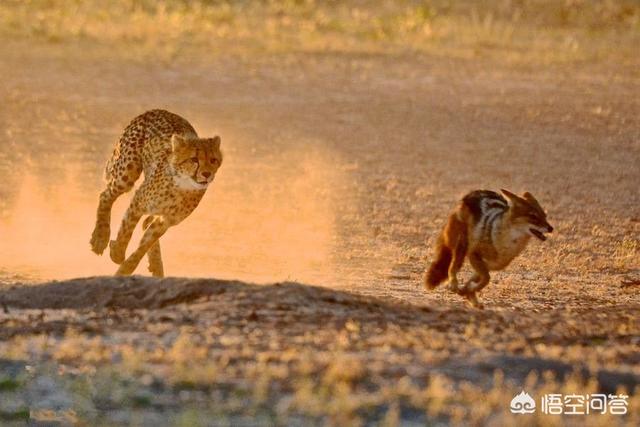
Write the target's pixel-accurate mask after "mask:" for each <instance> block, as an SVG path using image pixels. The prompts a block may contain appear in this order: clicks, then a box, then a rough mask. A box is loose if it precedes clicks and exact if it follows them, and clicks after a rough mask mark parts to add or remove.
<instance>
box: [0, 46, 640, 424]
mask: <svg viewBox="0 0 640 427" xmlns="http://www.w3.org/2000/svg"><path fill="white" fill-rule="evenodd" d="M1 52H2V57H3V60H2V61H0V75H2V76H3V79H2V85H0V95H1V97H2V99H4V100H5V102H3V103H2V105H0V129H2V131H3V132H4V138H2V139H1V140H0V176H2V182H0V236H2V241H1V242H0V283H1V284H2V285H1V286H2V288H1V289H2V292H0V302H2V305H3V307H4V308H5V310H4V312H3V313H0V323H1V324H2V329H1V331H0V357H1V359H0V393H3V403H2V407H0V417H2V418H0V419H3V420H5V421H6V422H9V421H11V420H17V421H16V422H20V420H21V419H22V418H24V417H27V418H28V417H29V410H30V411H31V417H36V418H39V419H63V420H67V421H68V422H72V421H74V420H75V421H77V422H87V423H89V424H92V423H95V422H102V423H112V424H126V423H141V424H156V425H158V424H164V423H175V424H178V423H183V425H193V424H194V423H197V421H198V420H217V421H219V423H220V424H224V423H225V422H228V423H234V424H252V423H258V424H270V423H276V424H277V423H283V422H284V423H288V424H300V425H307V424H309V423H325V422H333V423H335V424H338V425H344V424H357V423H360V422H364V423H378V422H383V421H384V422H388V423H390V425H393V424H394V423H395V424H397V423H398V422H404V423H407V424H409V423H412V422H413V423H417V424H422V423H425V422H433V423H445V422H451V421H458V422H463V423H468V424H493V425H504V423H512V422H516V421H519V420H520V419H517V418H516V419H514V418H512V416H511V415H509V414H508V403H509V400H510V399H511V397H512V396H513V395H514V394H515V393H516V392H519V391H520V389H521V388H527V390H533V393H534V394H535V393H536V392H537V393H542V392H543V391H546V392H567V393H568V392H577V393H587V392H589V391H590V390H600V391H605V392H615V391H616V389H617V388H618V387H624V388H626V389H627V391H629V392H631V391H632V389H633V388H634V387H636V385H637V384H638V383H639V382H640V369H639V366H640V365H639V362H640V358H639V357H640V338H639V337H640V322H638V315H639V314H640V301H639V292H640V288H639V287H638V286H637V285H633V284H630V285H625V283H627V282H629V281H630V282H631V283H633V281H634V280H638V278H639V277H640V242H639V239H638V236H639V233H640V191H639V190H638V182H640V168H639V167H638V165H639V164H640V96H638V95H640V80H639V79H638V76H637V73H635V72H633V71H632V70H631V69H630V68H625V67H626V66H625V67H623V66H619V65H616V64H572V65H555V66H553V67H550V68H543V67H533V66H528V67H526V68H525V67H519V68H517V67H513V66H509V65H506V64H504V63H501V62H497V61H488V60H480V61H479V60H475V61H466V60H453V59H448V58H441V57H431V56H418V55H397V56H391V55H369V54H362V55H359V54H348V55H346V54H344V55H343V54H338V53H335V54H309V53H307V54H282V55H264V56H258V57H251V58H244V57H241V56H236V57H231V58H230V57H226V56H224V55H221V54H215V53H212V54H211V56H210V57H199V58H186V57H184V58H178V59H175V60H171V61H158V62H149V61H138V60H136V59H135V58H126V57H120V56H118V55H115V54H112V53H111V52H109V51H107V50H105V49H100V48H92V49H88V48H87V46H83V45H82V44H78V45H65V46H56V45H35V46H34V45H29V46H28V48H27V46H26V45H23V44H20V43H17V42H15V43H8V44H5V45H3V47H2V51H1ZM157 107H160V108H167V109H169V110H171V111H174V112H177V113H180V114H181V115H183V116H184V117H186V118H188V119H189V120H190V121H191V122H192V123H193V124H194V126H195V127H196V129H197V130H198V131H199V133H200V134H202V135H209V134H214V133H217V134H220V135H221V136H222V138H223V149H224V150H225V155H226V157H225V164H224V165H223V168H222V169H221V172H220V174H219V176H218V177H217V178H216V183H215V185H214V187H213V188H212V189H211V190H209V192H208V194H207V195H206V197H205V199H204V200H203V203H202V204H201V206H199V208H198V209H197V211H196V212H195V213H194V215H193V216H192V217H191V218H189V219H188V220H187V221H185V223H183V224H181V225H180V226H178V227H176V228H175V229H174V230H171V231H170V233H169V235H167V236H166V239H165V240H164V242H163V253H164V257H165V260H166V261H165V271H166V272H167V273H168V274H169V275H172V276H184V277H211V278H216V279H165V280H162V281H156V280H153V279H142V278H139V277H134V278H129V279H113V278H108V277H92V278H89V279H75V280H66V279H70V278H74V277H83V276H84V277H89V276H98V275H109V274H111V273H112V272H113V271H114V270H115V268H114V266H113V265H112V264H111V263H110V262H109V260H108V259H107V258H106V257H102V258H99V257H96V256H95V255H93V254H92V253H91V252H90V251H89V246H88V239H89V235H90V231H91V228H92V221H93V218H94V217H93V215H94V209H95V204H96V202H97V195H98V193H99V191H100V188H101V171H102V168H103V164H104V161H105V159H106V157H107V156H108V153H109V151H110V149H111V146H112V144H113V142H114V141H115V139H116V138H117V137H118V135H119V133H120V132H121V131H122V128H123V127H124V126H125V125H126V124H127V122H128V121H129V120H130V119H131V118H132V117H133V116H135V115H136V114H138V113H140V112H143V111H145V110H147V109H150V108H157ZM475 188H491V189H499V188H508V189H511V190H514V191H525V190H527V191H530V192H532V193H533V194H534V195H536V197H537V198H538V199H539V200H540V202H541V203H542V205H543V206H544V207H545V208H546V209H547V210H548V216H549V221H550V222H551V223H552V224H553V225H554V227H555V228H556V232H554V235H553V236H552V238H551V239H550V240H549V241H547V242H545V243H544V244H541V243H537V242H534V243H532V244H531V245H530V247H529V248H528V249H527V251H526V252H525V254H524V255H523V256H521V257H520V258H519V259H517V260H516V261H515V262H514V263H513V264H512V265H511V266H510V267H509V269H508V270H506V271H504V272H500V273H497V274H495V275H494V279H493V282H492V284H490V285H489V286H488V287H487V288H486V290H485V291H484V292H483V295H482V299H483V300H484V302H485V305H486V307H487V309H486V310H484V311H481V312H480V311H475V310H471V309H469V308H467V307H466V306H465V305H464V304H463V302H462V301H461V299H460V298H459V297H457V296H453V295H450V294H449V293H447V292H446V290H445V289H438V290H436V291H433V292H426V291H425V290H424V289H423V288H422V287H421V284H420V281H421V274H422V271H423V270H424V267H425V263H426V262H427V260H428V259H429V257H430V256H431V253H432V252H431V244H432V243H433V241H434V239H435V237H436V234H437V232H438V230H439V229H440V227H442V225H443V222H444V219H445V218H446V215H447V212H448V211H449V209H450V208H451V207H452V206H453V204H454V203H455V200H456V199H457V198H458V197H459V196H461V195H462V194H464V192H466V191H468V190H471V189H475ZM125 207H126V200H124V197H123V200H122V201H121V202H120V203H119V205H118V206H117V207H116V211H115V212H114V227H115V224H117V222H118V221H119V218H120V214H121V212H122V211H123V209H124V208H125ZM135 239H136V238H135V237H134V241H135ZM138 272H139V273H140V274H146V271H145V266H144V265H142V266H141V267H140V268H139V270H138ZM54 279H55V280H62V281H59V282H55V281H54V282H51V280H54ZM222 279H231V280H233V281H224V280H222ZM625 281H626V282H625ZM250 283H278V284H276V285H253V284H250ZM314 285H317V286H318V287H315V286H314ZM545 371H546V372H551V373H554V374H555V378H552V376H550V374H549V373H547V374H545V373H544V372H545ZM499 372H501V373H499ZM532 372H533V373H532ZM636 396H637V395H633V398H634V399H636V400H633V401H632V402H631V404H630V405H631V406H630V409H631V412H633V414H631V415H629V416H627V417H617V418H616V417H613V418H611V417H604V416H602V417H600V418H598V417H591V418H589V421H588V422H590V423H593V424H605V423H606V424H611V423H622V424H629V425H634V424H636V423H637V422H638V420H639V419H640V401H638V400H637V397H636ZM21 417H22V418H21ZM47 417H48V418H47ZM69 420H71V421H69ZM141 420H144V422H143V421H141ZM207 422H210V421H206V422H205V423H204V424H205V425H206V423H207ZM528 422H530V423H532V424H539V425H548V423H549V422H556V423H560V424H564V423H568V424H571V423H573V422H576V423H578V422H579V423H580V424H581V423H583V422H584V419H580V420H578V421H572V420H570V419H564V418H556V419H555V420H553V419H552V420H549V418H548V417H547V418H545V417H544V416H535V417H532V418H530V419H529V420H528Z"/></svg>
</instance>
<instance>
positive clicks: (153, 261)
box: [142, 216, 164, 277]
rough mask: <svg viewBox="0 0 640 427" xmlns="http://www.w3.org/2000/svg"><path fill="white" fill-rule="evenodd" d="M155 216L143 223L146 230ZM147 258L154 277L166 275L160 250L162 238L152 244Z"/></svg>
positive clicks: (149, 217)
mask: <svg viewBox="0 0 640 427" xmlns="http://www.w3.org/2000/svg"><path fill="white" fill-rule="evenodd" d="M153 219H154V217H153V216H148V217H147V218H145V220H144V222H143V223H142V228H144V229H145V230H146V229H147V227H148V226H149V224H151V221H153ZM147 258H148V259H149V271H150V272H151V274H152V275H153V277H164V267H163V265H162V253H161V252H160V240H158V241H156V243H154V244H153V246H151V248H150V249H149V252H147Z"/></svg>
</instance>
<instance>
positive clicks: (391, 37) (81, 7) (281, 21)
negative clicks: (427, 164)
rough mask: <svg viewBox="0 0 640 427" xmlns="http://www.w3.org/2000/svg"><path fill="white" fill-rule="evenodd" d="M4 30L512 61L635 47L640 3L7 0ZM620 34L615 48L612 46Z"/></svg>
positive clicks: (142, 44) (205, 47)
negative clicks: (439, 55)
mask: <svg viewBox="0 0 640 427" xmlns="http://www.w3.org/2000/svg"><path fill="white" fill-rule="evenodd" d="M0 34H4V35H5V36H10V37H14V38H36V39H44V40H47V41H50V42H62V41H69V40H92V41H97V42H100V43H107V44H110V45H113V44H120V45H123V46H132V45H133V46H135V48H136V50H138V51H146V52H147V53H149V52H150V51H151V52H153V54H154V55H157V54H159V53H160V54H164V55H169V56H174V55H180V54H184V53H185V51H193V50H194V49H195V51H197V52H208V53H209V54H211V53H212V51H215V50H219V49H222V50H223V51H224V52H225V53H229V52H234V51H235V52H246V51H268V52H282V51H286V52H289V51H341V52H381V51H383V52H384V51H386V52H391V51H397V50H398V49H400V50H408V51H418V52H419V51H424V52H431V53H438V54H444V55H453V56H458V57H474V56H494V57H499V58H501V59H506V60H508V61H515V62H522V61H525V62H530V61H535V62H538V63H539V62H566V61H577V60H587V59H589V60H592V59H602V58H615V59H616V60H618V61H627V60H630V59H632V58H633V57H634V53H636V51H635V49H636V46H637V45H638V43H639V42H640V5H639V4H638V3H637V2H635V1H632V0H624V1H589V0H576V1H552V0H527V1H512V0H508V1H504V2H492V1H481V2H475V1H462V2H452V1H445V0H432V1H411V0H402V1H379V2H376V1H356V0H351V1H347V2H321V1H314V0H283V1H275V0H271V1H269V0H264V1H257V0H253V1H251V0H249V1H206V0H196V1H180V0H165V1H160V2H155V1H146V0H118V1H113V2H100V1H96V0H76V1H73V2H68V1H65V0H30V1H19V0H9V1H5V2H3V3H2V4H1V5H0ZM612 43H615V45H616V49H613V50H612V49H611V48H610V47H611V45H612Z"/></svg>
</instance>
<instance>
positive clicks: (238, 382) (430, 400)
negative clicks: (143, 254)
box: [0, 278, 640, 426]
mask: <svg viewBox="0 0 640 427" xmlns="http://www.w3.org/2000/svg"><path fill="white" fill-rule="evenodd" d="M80 288H82V289H83V292H85V293H86V296H88V295H91V296H92V297H93V299H91V298H73V297H71V294H73V293H76V292H77V290H79V289H80ZM113 288H117V289H118V292H117V293H115V294H112V289H113ZM196 290H198V291H197V292H196ZM130 291H135V292H130ZM123 294H131V295H132V296H131V297H129V298H121V297H120V296H119V295H123ZM134 294H135V295H136V296H135V297H133V295H134ZM26 295H31V298H25V296H26ZM111 295H114V296H115V299H114V298H112V297H111ZM4 297H5V301H6V303H7V304H8V305H9V307H10V313H9V314H7V315H5V317H4V322H3V327H4V329H3V336H2V340H1V341H0V363H1V364H2V368H3V372H7V371H9V375H8V376H7V380H6V381H5V382H4V383H5V384H8V385H10V387H5V388H4V389H3V390H0V393H2V395H3V398H4V399H5V403H3V405H4V406H0V410H2V411H4V412H3V413H5V416H4V419H6V418H7V415H6V414H17V415H15V416H19V415H20V414H23V413H24V408H30V409H31V416H32V417H33V418H36V419H45V418H47V417H48V418H49V419H58V420H67V419H73V420H78V421H79V422H85V423H90V424H92V423H95V422H107V423H115V424H118V420H121V421H122V422H124V423H131V422H133V423H135V420H136V419H137V417H139V416H144V417H147V418H148V417H151V418H149V419H157V418H154V417H158V416H161V417H164V418H159V419H157V421H156V422H158V423H160V424H161V425H166V424H172V425H176V424H179V423H181V422H185V423H187V424H186V425H208V422H209V421H206V420H210V419H216V420H217V421H216V422H220V423H222V424H224V422H223V421H222V420H226V422H228V423H231V424H234V425H237V424H243V423H249V424H255V423H258V424H260V425H262V424H268V425H273V424H291V425H309V424H314V425H315V424H326V425H367V424H371V423H374V424H379V425H387V426H397V425H400V424H402V423H410V422H413V423H419V424H425V423H427V424H429V423H434V422H442V423H452V424H469V425H496V426H498V425H511V424H513V423H515V422H519V421H522V420H524V421H526V422H527V425H534V426H536V425H539V426H548V425H565V424H568V425H571V424H572V422H571V420H570V419H566V418H564V417H557V416H551V415H543V414H541V413H540V412H539V411H538V413H537V415H532V416H528V417H526V418H521V416H514V415H511V414H509V412H508V409H507V408H508V405H509V403H510V401H511V399H512V398H513V396H515V395H516V394H517V393H518V392H519V391H520V390H522V389H525V390H527V392H528V393H530V394H531V395H533V396H535V397H536V399H537V400H539V398H540V396H541V395H543V394H546V393H561V394H571V393H578V394H589V393H596V392H605V393H614V392H616V393H623V392H625V388H626V389H627V391H628V389H629V387H628V386H625V384H631V388H633V384H638V382H640V372H638V369H637V367H634V366H632V365H633V362H632V361H633V351H634V347H635V346H636V345H637V343H634V342H633V339H630V337H633V336H637V335H638V332H639V331H638V324H637V322H635V323H634V322H633V321H629V320H628V319H626V316H627V315H631V316H635V315H637V308H633V307H618V308H615V309H610V310H601V311H600V313H599V315H598V316H594V315H593V312H592V311H589V310H581V311H580V312H579V313H576V312H570V311H565V310H562V309H561V310H554V311H551V312H546V313H544V314H542V315H536V314H533V313H532V314H520V315H513V314H512V313H508V312H505V311H503V312H486V313H483V312H478V311H473V310H461V309H433V308H430V307H419V306H412V305H408V304H390V303H388V302H387V301H382V300H379V299H375V298H367V297H362V296H357V295H352V294H349V293H344V292H339V291H334V290H329V289H322V288H312V287H306V286H301V285H296V284H280V285H275V286H251V285H245V284H240V283H237V282H235V283H233V282H220V281H215V280H207V281H203V280H184V279H167V280H164V281H157V280H155V279H145V280H142V279H129V280H124V281H122V280H120V279H115V278H114V279H88V280H79V281H75V282H66V283H65V282H63V283H52V284H49V285H46V286H43V287H42V288H41V289H36V288H33V287H30V288H29V287H27V288H23V289H19V290H14V291H9V292H5V294H4ZM68 297H71V298H68ZM176 299H178V300H180V299H183V300H184V299H189V301H188V303H185V304H177V305H173V304H171V303H170V301H175V300H176ZM308 301H313V304H312V305H310V304H305V302H308ZM103 303H108V304H109V306H110V309H109V310H103V309H99V308H97V307H100V306H101V305H102V304H103ZM147 305H150V306H156V305H157V306H164V307H163V308H154V309H150V310H147V309H140V308H138V309H135V310H131V308H132V307H135V306H139V307H142V306H147ZM27 306H28V307H39V308H41V309H42V310H41V311H39V312H38V311H35V310H18V309H16V308H19V307H27ZM51 306H68V307H74V308H75V310H69V309H57V310H51V309H48V308H47V307H51ZM83 307H95V309H93V310H91V311H87V310H86V309H83ZM576 318H578V319H579V320H580V322H581V323H582V324H587V323H589V324H590V327H589V328H577V329H575V330H572V331H570V330H569V329H568V328H567V326H566V325H567V324H568V323H570V322H571V321H573V320H574V319H576ZM625 322H626V323H627V329H626V330H624V331H622V330H620V326H621V325H622V324H623V323H625ZM562 325H565V326H562ZM614 325H617V326H614ZM26 331H29V333H25V332H26ZM545 331H548V332H545ZM594 337H602V338H599V339H597V338H594ZM505 353H507V354H511V356H506V355H505ZM11 364H14V366H17V367H20V368H22V370H20V369H18V370H15V369H14V373H13V374H11V370H10V369H8V366H11ZM25 365H29V366H31V367H30V368H27V369H26V371H25V370H24V366H25ZM16 372H21V373H16ZM34 396H38V400H34ZM6 402H14V404H13V406H12V407H11V406H9V407H7V405H8V404H7V403H6ZM211 402H214V403H215V404H214V405H213V406H211V405H210V403H211ZM628 404H629V409H630V413H629V415H627V416H624V417H620V416H606V415H597V416H589V417H579V420H577V421H576V423H578V422H579V423H580V425H591V426H605V425H607V426H611V425H616V426H617V425H621V426H625V425H628V426H631V425H637V423H638V421H639V417H640V412H638V411H637V408H638V407H639V406H638V405H640V395H639V394H637V393H636V394H634V395H632V396H631V397H630V399H629V403H628ZM45 408H46V410H45ZM2 419H3V418H2V415H1V414H0V420H2ZM250 420H251V421H250ZM585 423H586V424H585ZM576 425H577V424H576Z"/></svg>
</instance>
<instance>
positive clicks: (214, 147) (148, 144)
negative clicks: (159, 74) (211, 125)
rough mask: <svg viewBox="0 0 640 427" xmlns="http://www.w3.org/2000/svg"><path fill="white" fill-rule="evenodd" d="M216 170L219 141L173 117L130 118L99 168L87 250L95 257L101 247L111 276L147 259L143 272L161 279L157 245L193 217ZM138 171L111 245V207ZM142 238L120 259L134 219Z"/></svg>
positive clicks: (161, 112) (159, 114)
mask: <svg viewBox="0 0 640 427" xmlns="http://www.w3.org/2000/svg"><path fill="white" fill-rule="evenodd" d="M221 164H222V152H221V151H220V137H219V136H216V137H214V138H199V137H198V135H197V134H196V131H195V130H194V128H193V127H192V126H191V124H190V123H189V122H188V121H187V120H185V119H184V118H182V117H180V116H178V115H177V114H173V113H170V112H169V111H165V110H151V111H147V112H146V113H144V114H141V115H139V116H138V117H136V118H134V119H133V121H132V122H131V123H130V124H129V125H128V126H127V127H126V128H125V130H124V133H123V134H122V137H120V140H119V141H118V143H117V144H116V146H115V148H114V150H113V154H112V155H111V158H110V159H109V160H108V161H107V165H106V168H105V181H106V183H107V188H106V189H105V190H104V191H103V192H102V193H100V200H99V204H98V212H97V215H96V224H95V228H94V230H93V234H92V236H91V241H90V244H91V249H92V250H93V252H95V253H96V254H98V255H101V254H102V253H103V252H104V250H105V249H106V247H107V245H109V247H110V256H111V260H112V261H113V262H115V263H116V264H118V265H119V266H120V267H119V268H118V270H117V272H116V275H117V276H118V275H123V276H124V275H130V274H132V273H133V271H134V270H135V269H136V267H137V266H138V264H139V263H140V261H141V260H142V257H144V255H145V254H147V257H148V260H149V271H150V272H151V274H152V275H153V276H155V277H163V276H164V268H163V265H162V256H161V253H160V242H159V239H160V237H162V235H163V234H164V233H165V232H166V231H167V229H168V228H169V227H171V226H173V225H176V224H179V223H180V222H181V221H182V220H184V219H185V218H186V217H188V216H189V214H191V212H193V210H194V209H195V208H196V206H198V203H199V202H200V200H201V199H202V196H204V193H205V191H206V190H207V187H208V186H209V184H211V182H212V181H213V179H214V177H215V175H216V172H217V171H218V168H219V167H220V165H221ZM143 171H144V181H143V182H142V184H141V185H140V187H139V188H138V189H137V190H136V192H135V194H134V196H133V199H132V201H131V204H130V205H129V208H128V209H127V211H126V213H125V214H124V218H123V219H122V224H121V225H120V230H119V231H118V235H117V237H116V239H115V240H111V241H109V238H110V234H111V229H110V222H111V207H112V206H113V203H114V202H115V200H116V199H117V198H118V197H119V196H120V195H121V194H123V193H126V192H128V191H130V190H131V189H132V188H133V186H134V183H135V182H136V180H137V179H138V178H139V177H140V174H141V173H142V172H143ZM144 215H148V216H147V217H146V218H145V220H144V221H143V223H142V227H143V229H144V234H143V237H142V239H141V241H140V245H139V246H138V248H137V249H136V250H135V251H134V252H133V253H131V254H130V255H129V257H125V252H126V249H127V245H128V244H129V240H131V235H132V234H133V230H134V229H135V227H136V225H137V223H138V222H139V221H140V218H141V217H142V216H144Z"/></svg>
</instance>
